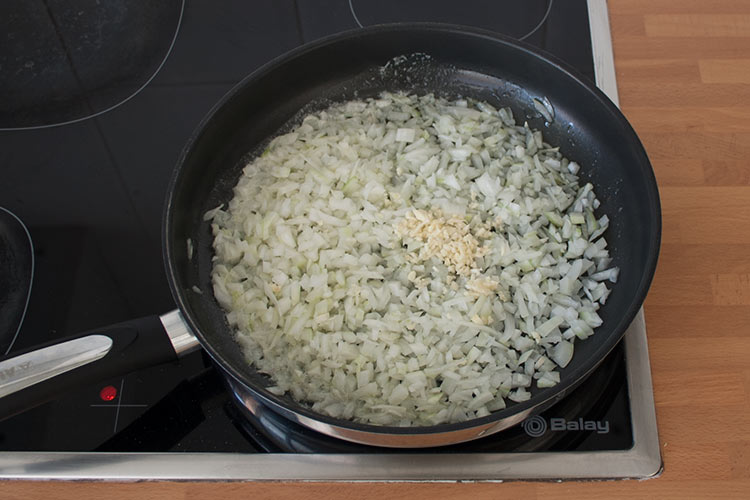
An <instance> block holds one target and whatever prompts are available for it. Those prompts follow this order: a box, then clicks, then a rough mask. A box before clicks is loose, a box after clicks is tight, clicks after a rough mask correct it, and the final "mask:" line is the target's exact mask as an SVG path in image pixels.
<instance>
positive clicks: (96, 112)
mask: <svg viewBox="0 0 750 500" xmlns="http://www.w3.org/2000/svg"><path fill="white" fill-rule="evenodd" d="M45 5H46V4H45ZM47 10H48V11H49V7H47ZM82 12H83V11H80V12H79V14H81V13H82ZM184 14H185V0H181V1H180V5H179V12H178V13H177V22H176V23H175V28H174V33H173V34H172V37H171V39H170V40H169V44H168V47H167V49H166V51H165V53H164V56H163V57H162V58H161V60H160V61H159V63H158V65H157V66H156V68H155V70H154V71H153V72H152V73H151V74H150V75H149V76H148V77H147V78H146V79H145V81H144V82H143V83H142V84H140V85H139V86H137V88H136V89H135V90H134V91H132V92H130V93H128V94H126V96H125V97H124V98H120V99H118V100H116V101H115V103H114V104H108V105H105V106H100V107H103V109H96V108H97V106H93V105H92V104H91V99H90V98H91V97H92V96H91V95H89V94H90V93H91V91H92V90H99V89H85V88H79V89H78V90H79V91H80V92H81V93H82V94H84V95H83V96H82V97H81V98H80V101H81V102H80V103H79V105H80V104H83V105H84V106H85V107H86V108H88V111H89V112H88V113H82V114H81V115H80V116H75V117H74V118H71V119H53V120H51V121H50V123H39V124H30V125H19V126H4V125H3V121H2V120H0V132H15V131H24V130H40V129H47V128H53V127H61V126H64V125H71V124H75V123H79V122H82V121H86V120H89V119H92V118H96V117H98V116H101V115H103V114H106V113H109V112H110V111H112V110H114V109H116V108H119V107H120V106H122V105H123V104H125V103H127V102H128V101H130V100H131V99H133V98H134V97H136V96H137V95H138V94H140V93H141V91H143V89H145V88H146V87H147V86H148V85H149V84H150V83H151V82H152V81H153V80H154V78H156V76H157V75H158V74H159V72H160V71H161V69H162V68H163V67H164V65H165V64H166V62H167V60H168V59H169V56H170V55H171V53H172V50H173V48H174V46H175V43H176V42H177V36H178V35H179V33H180V27H181V26H182V21H183V17H184ZM49 15H50V19H51V20H52V23H53V25H54V30H55V32H56V35H57V36H58V37H60V36H61V35H60V33H59V31H60V28H59V26H58V23H57V21H56V20H55V19H54V17H53V16H52V14H51V11H49ZM85 36H87V35H85ZM8 38H9V39H10V38H11V36H9V37H8ZM60 40H62V38H61V39H60ZM64 45H65V44H64V43H63V47H64V49H65V52H66V54H65V58H66V59H67V62H68V64H70V69H71V70H72V76H73V77H74V79H75V80H76V82H75V83H76V84H78V85H79V86H81V87H83V85H82V82H81V81H80V80H79V79H78V75H77V74H76V70H75V64H73V61H72V60H71V56H70V54H69V53H68V48H67V47H65V46H64ZM74 49H75V48H74ZM33 66H34V63H33V60H30V61H27V62H26V63H25V66H24V68H23V69H32V68H33ZM47 69H48V68H46V69H45V68H42V69H41V70H39V71H40V72H44V71H46V70H47ZM69 76H70V75H69ZM105 92H106V91H105ZM94 97H96V96H94ZM59 98H60V96H59V95H53V96H49V100H51V101H54V100H55V99H59ZM44 104H49V102H47V103H43V104H42V105H44ZM12 112H13V110H11V114H12ZM64 114H65V113H62V115H63V116H64ZM70 114H72V115H76V114H78V113H76V112H75V111H73V112H70ZM10 120H11V121H12V120H13V119H12V118H11V119H10Z"/></svg>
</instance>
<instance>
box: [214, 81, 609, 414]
mask: <svg viewBox="0 0 750 500" xmlns="http://www.w3.org/2000/svg"><path fill="white" fill-rule="evenodd" d="M578 169H579V166H578V165H577V164H576V163H574V162H572V161H568V160H567V159H566V158H563V157H562V155H561V154H560V153H559V152H558V149H557V148H554V147H552V146H550V145H549V144H546V143H544V142H543V140H542V134H541V132H539V131H535V130H532V129H530V128H529V127H528V125H524V126H519V125H516V124H515V122H514V120H513V116H512V114H511V112H510V111H509V110H508V109H499V110H498V109H495V108H493V107H492V106H491V105H489V104H487V103H485V102H475V101H467V100H455V101H449V100H445V99H441V98H436V97H435V96H433V95H425V96H415V95H406V94H391V93H385V94H382V95H381V96H380V97H379V98H375V99H367V100H357V101H350V102H346V103H341V104H336V105H333V106H331V107H330V108H328V109H326V110H325V111H320V112H317V113H313V114H310V115H308V116H306V117H305V118H304V120H303V121H302V123H301V124H300V125H299V126H297V127H296V128H294V129H293V130H292V131H291V132H290V133H288V134H285V135H282V136H279V137H276V138H275V139H274V140H273V141H272V142H271V143H270V145H269V146H268V148H267V149H266V151H265V152H264V153H263V154H262V155H261V156H260V157H259V158H256V159H254V160H253V161H252V162H251V163H249V164H248V165H247V166H246V167H245V169H244V173H243V175H242V177H241V179H240V180H239V183H238V185H237V186H236V187H235V190H234V198H233V199H232V200H231V202H230V203H229V206H228V207H227V208H226V209H224V208H223V206H222V207H217V208H216V209H214V210H211V211H209V212H208V213H207V214H206V219H207V220H212V228H213V233H214V250H215V258H214V267H213V274H212V279H213V287H214V294H215V296H216V299H217V300H218V302H219V303H220V304H221V306H222V307H223V308H224V309H225V310H226V313H227V314H226V316H227V320H228V322H229V324H230V325H231V326H232V327H233V328H234V329H235V330H236V340H237V342H238V343H239V345H240V346H241V348H242V349H243V351H244V354H245V355H246V357H247V360H248V362H249V363H252V364H253V365H254V366H255V367H256V368H257V369H258V370H259V371H261V372H264V373H267V374H269V375H270V377H271V379H272V380H273V384H274V385H273V386H272V387H270V389H269V390H271V391H273V392H275V393H277V394H284V393H288V394H290V395H291V396H292V397H293V398H294V399H295V400H296V401H298V402H301V403H304V404H307V405H309V406H310V407H311V408H312V409H313V410H314V411H316V412H319V413H322V414H326V415H330V416H332V417H337V418H342V419H352V420H354V421H357V422H364V423H371V424H379V425H394V426H425V425H436V424H441V423H448V422H460V421H464V420H467V419H472V418H477V417H482V416H485V415H488V414H489V413H490V412H493V411H496V410H499V409H502V408H504V407H505V406H506V404H508V401H512V402H520V401H525V400H527V399H529V398H530V396H531V393H530V390H531V389H532V388H533V387H534V386H536V387H537V388H544V387H551V386H554V385H555V384H557V383H558V382H559V381H560V372H559V371H558V367H565V366H566V365H567V364H568V363H569V362H570V360H571V358H572V357H573V343H574V341H575V339H576V338H578V339H585V338H586V337H588V336H590V335H591V334H593V333H594V328H596V327H597V326H599V325H600V324H601V323H602V320H601V319H600V317H599V316H598V314H597V310H598V308H599V306H600V304H604V302H605V300H606V299H607V296H608V295H609V289H608V288H607V285H606V284H605V282H606V281H611V282H614V281H616V279H617V274H618V269H617V268H612V267H610V264H611V258H610V257H609V254H608V251H607V242H606V241H605V239H604V238H603V237H602V236H601V235H602V233H603V232H604V231H605V230H606V228H607V226H608V219H607V216H606V215H604V216H601V217H600V218H597V217H596V216H595V215H594V209H596V208H597V207H598V205H599V202H598V200H597V199H596V197H595V195H594V192H593V190H592V186H591V184H585V185H583V186H580V185H579V183H578V177H577V175H576V173H577V172H578Z"/></svg>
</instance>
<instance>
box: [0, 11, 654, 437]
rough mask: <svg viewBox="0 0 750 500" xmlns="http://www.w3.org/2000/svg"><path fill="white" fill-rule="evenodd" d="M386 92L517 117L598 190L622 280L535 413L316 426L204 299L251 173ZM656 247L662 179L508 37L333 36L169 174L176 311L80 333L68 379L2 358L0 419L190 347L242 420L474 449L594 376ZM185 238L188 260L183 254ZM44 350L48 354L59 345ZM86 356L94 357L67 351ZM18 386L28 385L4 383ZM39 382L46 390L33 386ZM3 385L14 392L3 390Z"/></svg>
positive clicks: (593, 104)
mask: <svg viewBox="0 0 750 500" xmlns="http://www.w3.org/2000/svg"><path fill="white" fill-rule="evenodd" d="M384 90H389V91H399V90H402V91H408V92H413V93H417V94H423V93H427V92H433V93H435V94H437V95H439V96H445V97H453V98H455V97H458V96H463V97H473V98H476V99H480V100H484V101H488V102H490V103H491V104H493V105H495V106H496V107H510V108H511V109H512V111H513V113H514V116H515V117H516V120H517V121H518V122H521V123H523V122H524V121H527V122H528V123H529V125H530V126H531V127H533V128H536V129H540V130H542V131H543V134H544V137H545V141H546V142H549V143H551V144H553V145H555V146H558V147H559V148H560V151H561V152H562V154H563V155H565V156H566V157H568V158H570V159H571V160H574V161H576V162H578V163H579V164H580V165H581V166H582V168H581V171H580V176H581V177H582V182H587V181H588V182H591V183H592V184H593V185H594V187H595V191H596V193H597V195H598V197H599V199H600V201H601V207H600V209H599V210H600V213H603V214H608V216H609V218H610V220H611V222H610V227H609V229H608V231H607V233H606V237H607V241H608V243H609V248H610V255H611V257H612V258H613V265H615V266H618V267H619V268H620V279H619V281H618V283H617V284H616V285H614V286H613V291H612V294H611V295H610V297H609V299H608V301H607V303H606V305H604V306H602V308H601V310H600V311H599V313H600V316H601V317H602V319H603V321H604V323H603V325H602V326H600V327H599V328H598V329H597V330H596V333H595V335H594V336H592V337H590V338H589V339H587V340H585V341H582V342H581V341H579V342H577V343H576V352H575V355H574V357H573V360H572V361H571V362H570V364H569V365H568V366H567V367H566V368H564V369H562V370H560V383H559V384H558V385H556V386H554V387H551V388H546V389H540V390H534V391H533V392H532V396H531V398H530V399H529V400H528V401H525V402H522V403H517V404H513V405H510V406H509V407H507V408H505V409H503V410H499V411H496V412H494V413H492V414H490V415H488V416H485V417H482V418H476V419H473V420H469V421H466V422H461V423H454V424H444V425H436V426H425V427H388V426H376V425H368V424H359V423H354V422H351V421H347V420H341V419H336V418H332V417H328V416H325V415H321V414H318V413H316V412H313V411H311V410H310V409H309V408H307V407H305V406H304V405H302V404H299V403H297V402H295V401H293V400H291V399H290V398H289V397H286V396H277V395H274V394H272V393H271V392H269V391H268V390H267V389H266V387H267V386H269V385H270V384H269V379H268V377H267V376H266V375H263V374H261V373H258V372H257V371H255V370H254V368H253V367H252V366H250V365H248V364H247V362H246V361H245V358H244V356H243V354H242V351H241V349H240V348H239V347H238V346H237V344H236V343H235V342H234V340H233V338H232V334H231V331H230V329H229V327H228V325H227V323H226V321H225V319H224V312H223V311H222V310H221V308H220V307H219V305H218V303H217V302H216V300H215V299H214V297H213V293H212V287H211V278H210V274H211V270H212V255H213V253H212V247H211V242H212V235H211V230H210V227H209V223H208V222H205V221H203V214H204V213H205V212H206V211H208V210H209V209H212V208H214V207H216V206H218V205H220V204H222V203H227V202H228V200H229V199H231V197H232V188H233V186H234V185H235V184H236V182H237V180H238V178H239V176H240V174H241V170H242V167H243V166H244V165H245V164H246V162H247V160H248V159H249V158H251V157H252V156H253V155H254V154H257V153H258V152H260V151H262V150H263V148H264V147H265V145H267V144H268V142H269V140H270V139H271V138H272V137H274V136H275V135H277V134H279V133H281V132H283V131H285V130H288V129H289V128H290V127H291V126H292V125H293V124H294V123H297V122H299V121H300V120H301V118H302V117H303V116H304V115H305V114H306V113H307V112H310V111H314V110H316V109H322V108H325V107H327V106H328V105H330V103H332V102H336V101H344V100H349V99H353V98H366V97H370V96H376V95H378V94H379V93H380V92H382V91H384ZM545 98H546V99H547V100H548V101H549V103H551V105H552V108H553V110H554V118H553V120H551V121H545V117H543V116H542V115H541V114H540V113H539V112H538V111H536V108H535V106H534V100H535V99H537V100H539V101H543V100H544V99H545ZM660 234H661V215H660V206H659V197H658V191H657V187H656V181H655V179H654V175H653V171H652V169H651V165H650V163H649V161H648V158H647V156H646V153H645V151H644V150H643V147H642V145H641V143H640V141H639V140H638V138H637V136H636V134H635V132H634V131H633V130H632V128H631V127H630V125H629V124H628V122H627V121H626V119H625V118H624V117H623V115H622V114H621V113H620V112H619V110H618V109H617V107H616V106H615V105H614V104H612V102H610V101H609V99H608V98H607V97H606V96H605V95H604V94H603V93H602V92H600V91H599V90H598V89H597V88H596V87H594V86H593V85H592V84H591V83H590V82H588V81H586V80H585V79H583V78H582V77H580V76H578V75H577V74H576V72H575V71H574V70H572V69H570V68H568V67H567V66H566V65H565V64H564V63H562V62H560V61H557V60H555V59H554V58H552V57H550V56H548V55H544V54H542V53H541V52H539V51H538V50H536V49H534V48H532V47H530V46H528V45H525V44H523V43H519V42H517V41H515V40H512V39H509V38H506V37H503V36H500V35H497V34H494V33H491V32H487V31H482V30H477V29H469V28H464V27H458V26H453V25H438V24H394V25H382V26H376V27H372V28H366V29H362V30H356V31H350V32H346V33H342V34H339V35H335V36H332V37H329V38H325V39H322V40H319V41H317V42H315V43H312V44H309V45H306V46H302V47H300V48H298V49H296V50H293V51H292V52H290V53H288V54H286V55H284V56H282V57H280V58H278V59H276V60H274V61H272V62H270V63H268V64H267V65H265V66H263V67H262V68H260V69H259V70H258V71H256V72H255V73H253V74H251V75H250V76H248V77H247V78H246V79H245V80H243V81H242V82H240V83H239V84H238V85H237V86H236V87H235V88H234V89H232V90H231V91H230V92H229V93H228V94H227V95H225V96H224V97H223V98H222V99H221V101H220V102H219V103H218V104H217V105H216V106H215V107H214V108H213V109H212V111H211V112H210V113H209V114H208V115H207V116H206V117H205V118H204V119H203V121H202V122H201V123H200V124H199V126H198V127H197V129H196V131H195V132H194V134H193V136H192V137H191V138H190V140H189V142H188V144H187V146H186V147H185V149H184V150H183V152H182V154H181V156H180V158H179V161H178V164H177V167H176V169H175V171H174V174H173V177H172V180H171V183H170V186H169V191H168V195H167V200H166V204H165V209H164V216H163V248H164V259H165V263H166V270H167V274H168V280H169V283H170V286H171V289H172V293H173V295H174V297H175V299H176V301H177V305H178V307H179V309H178V310H177V311H172V312H170V313H168V314H165V315H163V316H161V317H158V316H153V317H148V318H141V319H139V320H135V321H131V322H127V323H123V324H120V325H114V326H112V327H106V328H103V329H101V330H98V331H96V332H88V333H86V334H82V335H79V336H77V338H76V339H74V340H70V341H69V342H83V341H84V340H85V341H86V342H88V343H90V344H93V347H91V349H93V351H94V352H95V353H96V354H90V351H85V353H84V354H80V353H79V354H68V358H67V359H70V358H72V359H73V360H74V361H73V362H70V361H68V365H71V364H72V365H77V366H76V367H74V368H72V369H60V368H58V369H57V370H58V371H57V374H56V375H55V376H54V377H51V378H50V377H46V376H44V375H38V374H36V375H33V376H24V375H23V374H24V373H27V372H34V371H35V366H36V365H35V361H33V360H30V358H33V357H34V356H36V355H37V354H36V353H38V352H39V351H34V352H30V353H27V354H25V355H21V356H18V357H16V358H13V359H10V360H6V361H3V362H2V363H0V396H5V397H3V399H2V405H0V406H2V407H3V408H2V410H0V416H7V415H10V414H13V413H17V412H18V411H20V410H22V409H23V408H25V407H28V405H29V404H30V400H31V399H34V401H38V400H40V399H45V398H46V399H49V398H52V397H54V396H55V395H59V393H60V391H61V390H63V388H64V387H65V386H69V385H70V384H73V385H77V384H78V385H80V384H83V383H91V382H93V381H94V377H100V378H105V377H107V376H114V375H117V374H119V373H123V372H125V371H128V370H132V369H138V368H140V367H143V366H147V365H149V364H153V363H160V362H165V361H168V360H169V359H173V358H174V356H175V351H178V352H184V351H188V350H190V349H192V348H193V347H194V346H195V345H196V341H195V338H197V342H198V343H200V345H201V346H202V347H203V348H204V349H205V350H206V351H207V352H208V354H209V355H210V356H211V358H212V359H213V360H214V361H215V364H216V365H217V367H218V368H219V369H220V370H221V371H222V372H223V374H224V375H225V377H226V380H227V382H228V385H229V386H230V387H231V389H232V391H233V392H234V393H235V395H236V398H237V399H238V400H239V401H240V402H241V404H244V405H245V406H246V407H247V408H248V409H250V410H251V411H252V410H254V409H255V410H258V408H259V407H260V405H262V406H263V407H266V408H270V409H271V410H273V411H276V412H279V413H281V414H282V415H283V416H285V417H287V418H289V419H291V420H293V421H296V422H298V423H300V424H302V425H305V426H307V427H309V428H311V429H314V430H316V431H319V432H322V433H324V434H327V435H330V436H334V437H338V438H341V439H345V440H349V441H354V442H359V443H364V444H371V445H377V446H388V447H424V446H438V445H446V444H452V443H458V442H463V441H468V440H471V439H476V438H479V437H481V436H484V435H488V434H490V433H493V432H497V431H499V430H502V429H505V428H507V427H509V426H512V425H514V424H517V423H518V422H521V421H522V420H524V419H525V418H527V417H528V416H530V415H531V414H533V413H536V412H539V411H542V410H543V409H545V408H547V407H549V406H550V405H552V404H554V403H555V402H556V401H559V400H560V399H561V398H563V397H564V396H565V395H566V394H567V393H569V392H570V391H571V390H572V389H573V388H574V387H575V386H576V385H577V384H579V383H580V382H581V381H582V380H584V379H585V377H586V376H587V375H588V374H590V373H591V372H592V371H593V370H594V369H595V368H596V367H597V366H598V365H599V363H600V362H601V361H602V360H603V359H604V358H605V357H606V356H607V354H608V353H609V352H610V350H611V349H612V348H613V347H614V346H615V345H616V344H617V342H618V341H619V340H620V339H621V337H622V335H623V333H624V331H625V329H626V328H627V327H628V325H629V324H630V323H631V321H632V320H633V318H634V316H635V314H636V313H637V312H638V310H639V308H640V307H641V304H642V302H643V300H644V298H645V296H646V293H647V291H648V287H649V285H650V283H651V279H652V277H653V273H654V269H655V266H656V261H657V256H658V251H659V242H660ZM188 240H190V242H191V244H192V246H193V247H194V251H193V252H192V253H191V255H189V254H188V252H187V250H186V249H187V245H188V243H187V242H188ZM196 290H198V291H196ZM165 331H166V332H167V334H168V335H165V334H164V332H165ZM192 334H194V335H195V337H193V336H192ZM65 345H68V344H65ZM68 347H69V346H68ZM46 349H47V352H48V353H56V352H59V351H60V350H61V347H60V346H59V345H56V346H48V347H47V348H46ZM81 349H87V348H83V347H80V346H76V347H75V348H72V349H68V350H72V351H77V350H81ZM133 354H135V358H136V359H135V365H134V364H133V362H132V361H131V359H132V357H133ZM24 356H25V357H24ZM82 358H85V360H84V361H81V359H82ZM89 358H96V359H95V360H94V361H91V359H89ZM19 360H21V361H19ZM53 364H54V363H53ZM80 365H83V366H80ZM19 374H21V375H20V378H21V379H24V380H26V382H21V383H19V382H17V381H16V382H8V380H11V379H13V380H15V379H18V378H19ZM42 378H47V381H46V382H45V383H43V384H39V385H36V386H31V385H30V382H34V381H37V380H39V379H42ZM9 385H10V386H12V388H14V389H16V390H15V391H10V392H9V391H8V390H7V389H4V388H3V387H7V386H9Z"/></svg>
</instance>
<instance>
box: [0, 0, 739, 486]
mask: <svg viewBox="0 0 750 500" xmlns="http://www.w3.org/2000/svg"><path fill="white" fill-rule="evenodd" d="M609 11H610V18H611V19H610V21H611V27H612V34H613V44H614V51H615V66H616V70H617V79H618V86H619V92H620V105H621V107H622V109H623V111H624V113H625V115H626V116H627V117H628V118H629V119H630V120H631V123H632V124H633V126H634V128H635V129H636V131H637V132H638V134H639V135H640V137H641V139H642V141H643V143H644V145H645V147H646V150H647V151H648V153H649V156H650V158H651V160H652V162H653V166H654V170H655V171H656V177H657V179H658V182H659V188H660V193H661V197H662V204H663V215H664V232H663V246H662V250H661V256H660V261H659V266H658V269H657V272H656V276H655V279H654V283H653V286H652V289H651V292H650V294H649V296H648V299H647V300H646V306H645V309H646V322H647V326H648V335H649V343H650V355H651V365H652V371H653V380H654V394H655V399H656V410H657V418H658V423H659V434H660V438H661V446H662V451H663V457H664V462H665V471H664V474H663V475H662V476H661V477H660V478H657V479H652V480H648V481H641V482H639V481H615V482H595V483H585V482H583V483H580V482H568V483H561V484H548V483H506V484H367V483H353V484H319V483H310V484H305V483H301V484H300V483H292V484H282V483H225V484H215V483H130V484H128V483H124V484H118V483H114V484H113V483H35V482H3V483H0V498H3V499H5V500H11V499H13V500H15V499H19V500H20V499H29V498H59V499H80V500H86V499H93V498H97V499H99V498H108V499H111V500H114V499H120V498H139V499H140V500H149V499H152V498H153V499H156V498H158V499H162V498H186V499H193V498H195V499H198V498H238V499H239V498H243V499H261V498H289V499H292V498H295V499H296V498H305V499H307V500H314V499H331V498H379V499H385V498H389V499H391V498H393V499H399V498H404V499H406V498H408V499H409V500H420V499H432V498H445V497H450V498H470V499H473V500H479V499H484V498H524V499H534V498H544V499H545V500H552V499H556V498H570V497H576V498H581V499H586V498H592V499H593V498H596V499H601V498H680V499H682V498H714V497H715V498H728V497H738V498H750V404H749V400H750V326H749V325H750V258H748V255H749V254H750V162H748V157H750V1H747V0H725V1H718V2H706V1H703V0H682V1H673V0H610V2H609Z"/></svg>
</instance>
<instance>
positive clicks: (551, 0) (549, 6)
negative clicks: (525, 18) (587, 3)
mask: <svg viewBox="0 0 750 500" xmlns="http://www.w3.org/2000/svg"><path fill="white" fill-rule="evenodd" d="M347 1H348V3H349V11H350V12H351V14H352V17H353V18H354V22H356V23H357V26H359V27H360V28H364V27H365V25H364V24H362V22H361V21H360V19H359V16H357V12H356V10H355V8H354V0H347ZM553 4H554V0H548V2H547V7H546V9H545V11H544V14H543V15H542V18H541V19H540V20H539V22H538V23H537V24H536V25H535V26H534V27H533V28H531V30H529V31H528V32H526V34H525V35H522V36H520V37H517V39H518V40H519V41H523V40H526V39H527V38H529V37H530V36H531V35H533V34H534V33H536V32H537V31H539V28H541V27H542V26H543V25H544V23H545V22H547V19H548V18H549V15H550V12H551V11H552V5H553Z"/></svg>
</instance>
